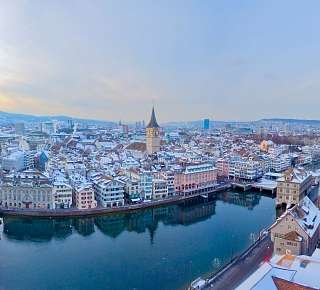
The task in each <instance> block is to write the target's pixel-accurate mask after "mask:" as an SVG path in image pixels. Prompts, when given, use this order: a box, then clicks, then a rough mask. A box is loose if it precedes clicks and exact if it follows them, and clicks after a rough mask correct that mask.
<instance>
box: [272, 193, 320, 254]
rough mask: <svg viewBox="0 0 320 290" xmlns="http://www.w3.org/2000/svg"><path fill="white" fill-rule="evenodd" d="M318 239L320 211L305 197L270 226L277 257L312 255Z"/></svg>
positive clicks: (319, 234) (319, 233) (319, 235)
mask: <svg viewBox="0 0 320 290" xmlns="http://www.w3.org/2000/svg"><path fill="white" fill-rule="evenodd" d="M319 237H320V211H319V209H318V208H317V207H316V206H315V205H314V204H313V202H312V201H311V200H310V199H309V198H308V197H307V196H305V197H304V198H303V199H302V200H301V201H300V202H299V203H298V204H296V205H295V206H294V207H292V208H290V209H288V210H287V211H286V212H285V213H284V214H283V215H282V216H281V217H280V218H278V219H277V221H276V222H275V223H274V224H273V225H272V226H271V240H272V242H273V244H274V253H275V254H277V255H284V254H293V255H312V253H313V252H314V250H315V249H316V247H317V243H318V240H319Z"/></svg>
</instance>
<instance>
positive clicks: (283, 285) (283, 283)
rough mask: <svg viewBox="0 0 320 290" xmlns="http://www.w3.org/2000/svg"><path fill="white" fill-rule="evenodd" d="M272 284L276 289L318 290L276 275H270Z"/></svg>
mask: <svg viewBox="0 0 320 290" xmlns="http://www.w3.org/2000/svg"><path fill="white" fill-rule="evenodd" d="M272 280H273V282H274V284H275V285H276V287H277V289H278V290H318V289H316V288H312V287H308V286H303V285H300V284H297V283H294V282H290V281H287V280H284V279H281V278H278V277H272Z"/></svg>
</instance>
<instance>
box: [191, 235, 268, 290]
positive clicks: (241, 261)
mask: <svg viewBox="0 0 320 290" xmlns="http://www.w3.org/2000/svg"><path fill="white" fill-rule="evenodd" d="M272 253H273V244H272V242H271V238H270V233H269V232H268V231H266V232H262V233H261V234H260V236H259V239H258V240H257V241H256V242H255V243H254V244H252V245H251V246H250V247H249V248H248V249H246V250H245V251H244V252H243V253H242V254H241V255H240V256H238V257H236V258H235V259H233V260H232V261H231V262H230V263H228V264H226V265H225V266H224V267H222V269H220V270H219V271H218V272H217V273H214V274H212V275H210V276H209V277H208V278H207V279H205V280H202V279H201V278H198V279H197V280H195V281H194V282H193V283H192V284H191V285H192V286H194V285H193V284H198V283H199V282H200V283H201V284H202V285H203V286H202V287H203V288H202V289H207V290H208V289H210V290H214V289H225V290H232V289H235V288H236V287H237V286H239V285H240V284H241V283H242V282H243V281H244V280H245V279H246V278H247V277H249V276H250V275H251V274H252V273H253V272H254V271H255V270H256V269H257V268H258V267H259V265H260V264H261V263H262V262H263V261H266V260H269V259H270V258H271V256H272ZM192 286H190V287H189V288H188V289H189V290H193V289H195V288H193V287H192Z"/></svg>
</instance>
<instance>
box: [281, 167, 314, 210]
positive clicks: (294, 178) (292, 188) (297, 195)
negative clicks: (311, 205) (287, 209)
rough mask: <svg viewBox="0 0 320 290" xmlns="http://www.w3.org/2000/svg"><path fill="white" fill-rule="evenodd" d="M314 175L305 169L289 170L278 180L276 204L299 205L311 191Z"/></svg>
mask: <svg viewBox="0 0 320 290" xmlns="http://www.w3.org/2000/svg"><path fill="white" fill-rule="evenodd" d="M312 185H313V178H312V175H311V174H310V173H309V172H307V171H305V170H303V169H292V168H290V169H288V170H287V171H285V173H284V175H283V177H281V178H279V179H278V180H277V198H276V204H277V205H281V204H286V205H287V206H289V205H294V204H297V203H299V201H301V200H302V199H303V198H304V196H305V195H306V194H307V193H308V192H309V191H310V190H311V187H312Z"/></svg>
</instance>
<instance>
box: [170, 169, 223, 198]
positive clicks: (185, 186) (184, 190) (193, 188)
mask: <svg viewBox="0 0 320 290" xmlns="http://www.w3.org/2000/svg"><path fill="white" fill-rule="evenodd" d="M216 184H217V169H216V168H215V167H214V166H213V165H212V164H208V163H204V164H197V165H190V166H187V167H186V168H185V169H184V170H180V171H177V172H176V173H175V177H174V186H175V189H176V192H177V193H179V194H181V195H191V194H194V193H199V192H208V190H210V188H211V189H212V188H213V187H214V186H215V185H216Z"/></svg>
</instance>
